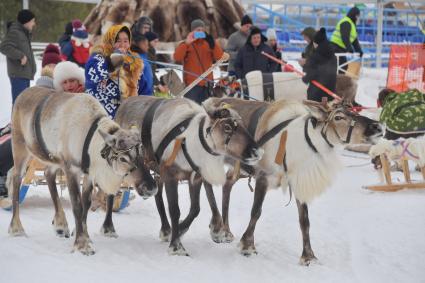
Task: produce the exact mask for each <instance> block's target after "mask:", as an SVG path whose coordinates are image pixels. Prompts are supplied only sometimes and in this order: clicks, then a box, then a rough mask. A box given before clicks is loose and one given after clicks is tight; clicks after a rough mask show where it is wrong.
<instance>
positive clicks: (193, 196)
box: [179, 174, 202, 237]
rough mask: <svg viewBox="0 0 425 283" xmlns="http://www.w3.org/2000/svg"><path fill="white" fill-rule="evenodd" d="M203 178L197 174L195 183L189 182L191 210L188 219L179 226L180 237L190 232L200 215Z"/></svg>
mask: <svg viewBox="0 0 425 283" xmlns="http://www.w3.org/2000/svg"><path fill="white" fill-rule="evenodd" d="M201 186H202V177H201V176H200V175H198V174H196V176H195V178H194V180H193V182H191V181H189V193H190V210H189V214H188V215H187V216H186V218H185V219H184V220H183V221H182V222H181V223H180V224H179V232H180V237H181V236H182V235H183V234H184V233H186V232H187V230H189V227H190V225H191V224H192V222H193V220H194V219H195V218H196V217H197V216H198V215H199V212H200V210H201V208H200V205H199V204H200V199H199V197H200V193H201Z"/></svg>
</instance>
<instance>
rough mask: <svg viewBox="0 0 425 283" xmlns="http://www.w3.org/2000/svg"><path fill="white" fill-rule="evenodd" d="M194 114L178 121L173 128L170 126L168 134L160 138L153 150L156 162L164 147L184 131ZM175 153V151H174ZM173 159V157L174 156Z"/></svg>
mask: <svg viewBox="0 0 425 283" xmlns="http://www.w3.org/2000/svg"><path fill="white" fill-rule="evenodd" d="M193 117H194V115H193V116H190V117H188V118H186V119H184V120H183V121H181V122H180V123H178V124H177V125H176V126H174V128H172V129H171V130H170V131H169V132H168V134H167V135H166V136H165V137H164V138H163V139H162V141H161V142H160V144H159V145H158V147H157V149H156V152H155V157H156V161H157V162H158V163H160V162H161V158H162V155H163V154H164V151H165V149H166V148H167V146H168V145H169V144H170V143H171V142H172V141H173V140H174V139H175V138H176V137H177V136H179V135H181V134H182V133H183V132H184V131H186V129H187V127H188V126H189V123H190V121H192V119H193ZM176 154H177V153H176ZM174 159H175V157H174ZM173 161H174V160H173Z"/></svg>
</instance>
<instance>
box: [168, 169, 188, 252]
mask: <svg viewBox="0 0 425 283" xmlns="http://www.w3.org/2000/svg"><path fill="white" fill-rule="evenodd" d="M177 189H178V182H177V180H176V179H174V178H173V177H172V176H169V177H168V178H167V180H166V181H165V193H166V194H167V201H168V210H169V213H170V218H171V241H170V247H169V249H168V253H169V254H170V255H185V256H188V255H189V254H188V253H187V252H186V250H185V249H184V247H183V245H182V243H181V241H180V234H179V218H180V208H179V199H178V197H179V194H178V191H177Z"/></svg>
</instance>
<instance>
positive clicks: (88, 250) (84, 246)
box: [72, 237, 95, 255]
mask: <svg viewBox="0 0 425 283" xmlns="http://www.w3.org/2000/svg"><path fill="white" fill-rule="evenodd" d="M72 251H73V252H75V251H79V252H80V253H82V254H83V255H94V254H95V249H94V247H93V245H92V243H91V240H90V239H88V238H86V237H84V238H83V239H79V240H76V241H75V244H74V248H73V250H72Z"/></svg>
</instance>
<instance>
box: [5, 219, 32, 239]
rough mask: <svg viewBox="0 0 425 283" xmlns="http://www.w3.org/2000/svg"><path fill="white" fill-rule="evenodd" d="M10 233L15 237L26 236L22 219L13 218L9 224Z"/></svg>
mask: <svg viewBox="0 0 425 283" xmlns="http://www.w3.org/2000/svg"><path fill="white" fill-rule="evenodd" d="M8 232H9V235H10V236H13V237H20V236H26V235H27V234H25V230H24V227H23V226H22V224H21V221H20V220H12V223H10V226H9V230H8Z"/></svg>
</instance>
